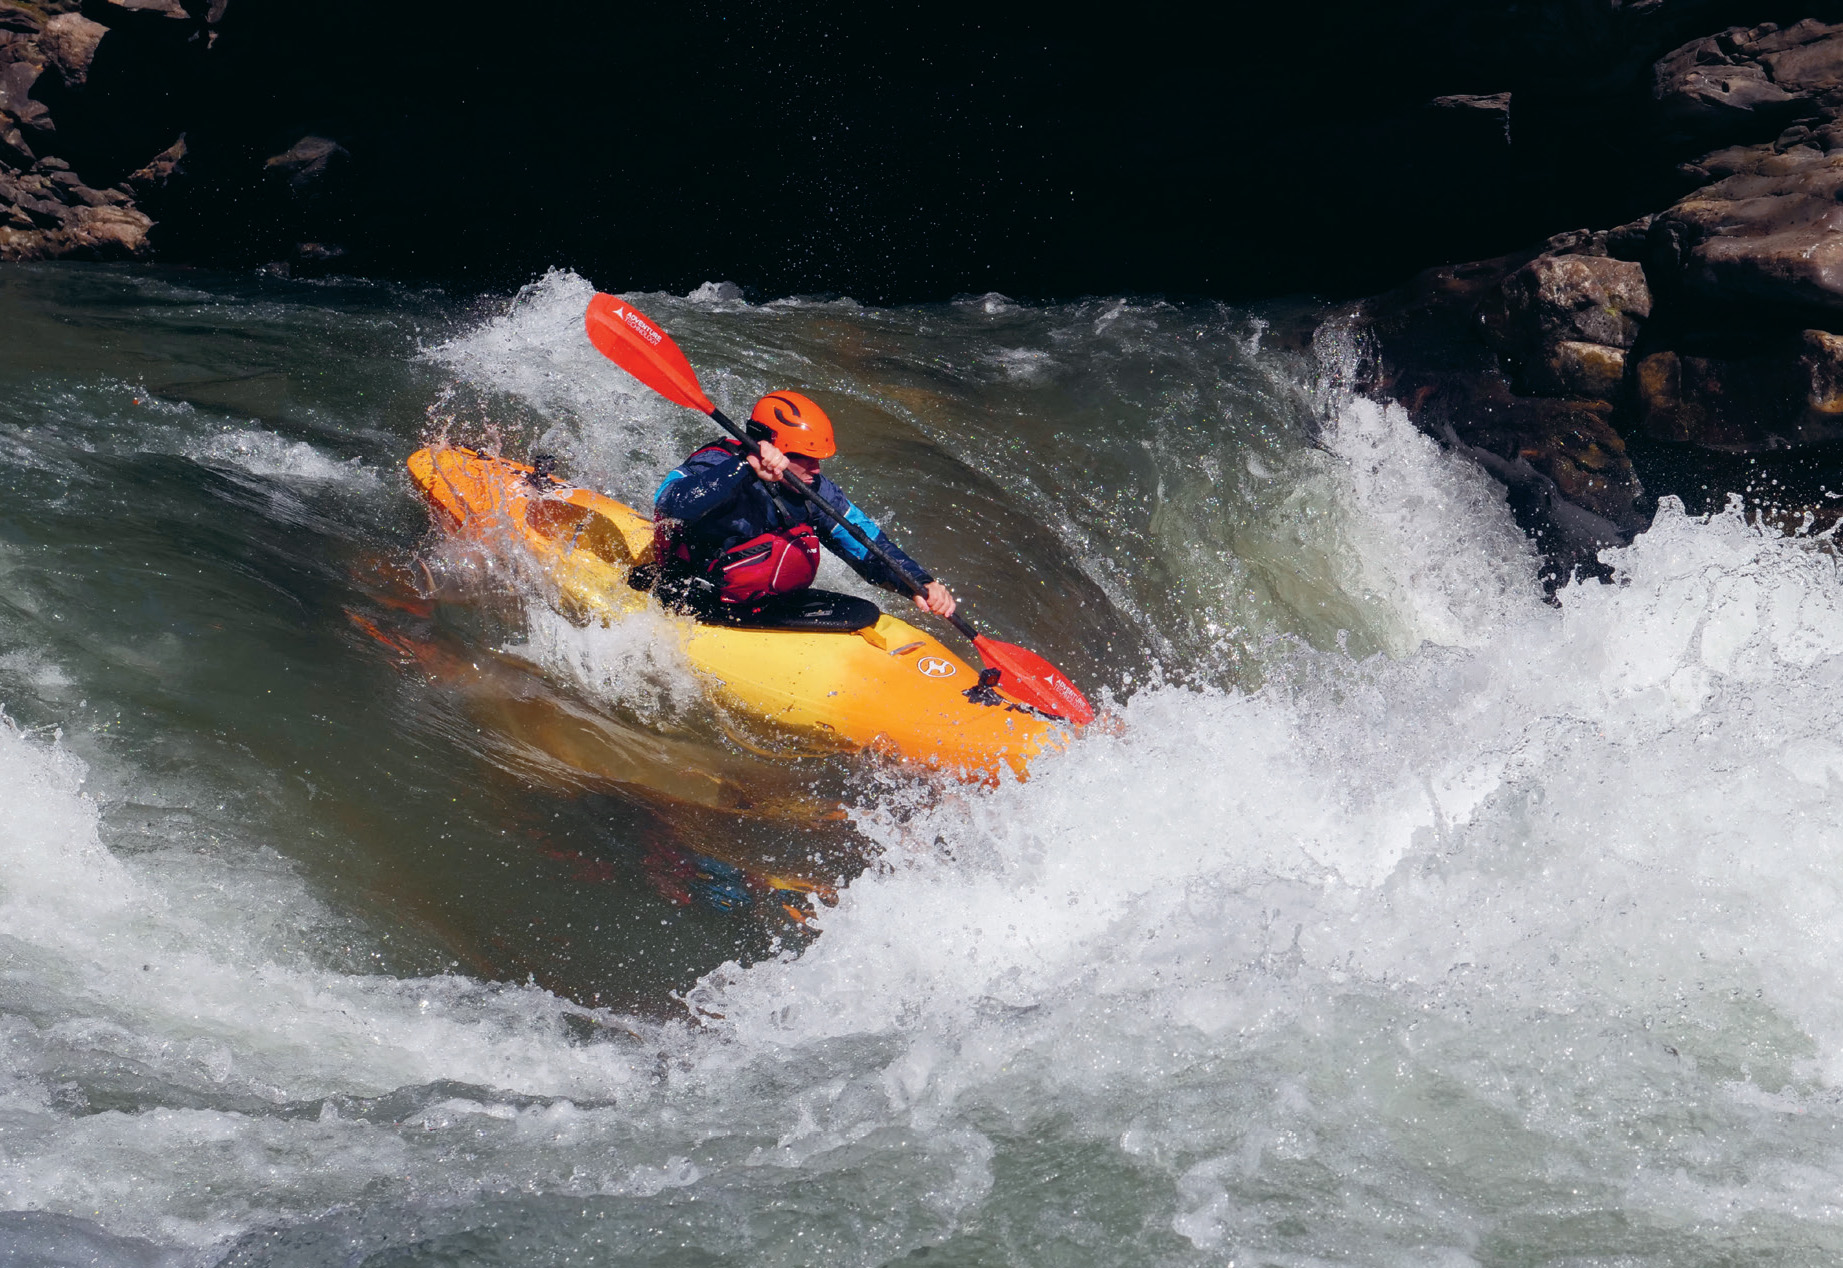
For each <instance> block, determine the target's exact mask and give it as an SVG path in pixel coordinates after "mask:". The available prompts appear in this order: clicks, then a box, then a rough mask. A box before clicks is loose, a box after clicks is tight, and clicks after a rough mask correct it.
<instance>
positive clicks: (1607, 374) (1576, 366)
mask: <svg viewBox="0 0 1843 1268" xmlns="http://www.w3.org/2000/svg"><path fill="white" fill-rule="evenodd" d="M1525 375H1526V379H1527V381H1528V383H1529V385H1530V390H1531V391H1533V392H1536V393H1538V394H1541V395H1546V396H1578V397H1584V398H1587V399H1589V400H1599V401H1612V400H1615V399H1617V397H1618V396H1619V392H1620V389H1621V388H1622V387H1623V386H1624V383H1625V349H1624V348H1616V347H1611V346H1609V345H1607V344H1603V343H1584V342H1581V341H1579V340H1575V339H1564V340H1561V341H1560V342H1558V343H1556V344H1554V345H1552V346H1549V347H1545V348H1544V349H1543V350H1542V356H1541V357H1540V358H1539V359H1538V360H1536V361H1534V362H1531V363H1529V364H1528V365H1527V366H1525Z"/></svg>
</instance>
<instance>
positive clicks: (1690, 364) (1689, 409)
mask: <svg viewBox="0 0 1843 1268" xmlns="http://www.w3.org/2000/svg"><path fill="white" fill-rule="evenodd" d="M1636 377H1637V383H1638V402H1639V415H1640V419H1641V425H1642V426H1643V428H1644V432H1645V434H1646V435H1647V436H1649V437H1651V438H1652V439H1654V440H1662V441H1668V442H1671V443H1674V444H1687V445H1695V446H1697V447H1699V448H1703V449H1712V450H1716V451H1719V452H1724V453H1760V452H1766V451H1770V450H1775V449H1797V448H1802V447H1805V446H1809V445H1819V444H1826V443H1829V442H1832V441H1837V440H1843V337H1839V336H1837V335H1834V334H1831V333H1829V332H1828V331H1823V330H1806V331H1803V332H1802V333H1800V334H1799V335H1798V336H1797V337H1796V339H1790V338H1788V339H1786V340H1784V341H1781V343H1780V346H1778V347H1769V348H1767V349H1766V350H1764V351H1762V352H1758V353H1756V354H1754V355H1751V356H1728V357H1720V356H1696V355H1691V354H1688V353H1683V352H1676V351H1664V352H1656V353H1652V354H1651V355H1650V356H1647V357H1645V358H1644V360H1642V361H1640V362H1639V364H1638V372H1637V376H1636Z"/></svg>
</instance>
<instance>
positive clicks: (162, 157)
mask: <svg viewBox="0 0 1843 1268" xmlns="http://www.w3.org/2000/svg"><path fill="white" fill-rule="evenodd" d="M185 163H186V138H185V136H184V135H183V134H181V136H180V138H179V139H178V140H177V141H175V142H173V143H172V144H171V145H169V146H167V147H166V148H165V149H164V150H161V151H160V152H159V153H158V154H156V155H154V157H153V158H151V159H149V160H148V162H147V163H146V165H145V166H143V167H140V168H138V169H137V170H135V171H134V172H131V173H130V174H129V175H128V177H127V179H126V180H124V181H123V182H122V184H123V185H124V186H125V187H126V188H127V189H128V191H129V192H130V193H132V194H135V195H136V196H139V197H145V196H146V195H148V194H150V193H153V192H155V191H158V190H161V189H165V188H166V186H167V184H168V183H169V182H170V181H172V180H173V178H174V177H175V176H178V175H180V174H181V173H183V172H184V171H185Z"/></svg>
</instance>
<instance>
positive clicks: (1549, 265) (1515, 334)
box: [1502, 255, 1651, 348]
mask: <svg viewBox="0 0 1843 1268" xmlns="http://www.w3.org/2000/svg"><path fill="white" fill-rule="evenodd" d="M1502 290H1503V303H1504V318H1505V327H1504V331H1503V334H1504V336H1506V337H1508V338H1509V339H1511V340H1512V341H1517V342H1523V343H1525V344H1527V343H1530V342H1540V343H1552V342H1556V341H1559V340H1565V339H1566V340H1578V341H1582V342H1586V343H1599V344H1606V345H1608V346H1610V347H1614V348H1629V347H1631V346H1632V342H1633V341H1634V340H1635V339H1637V337H1638V328H1639V325H1640V324H1641V323H1642V322H1643V321H1644V319H1645V318H1647V317H1649V316H1650V315H1651V290H1650V288H1649V287H1648V286H1646V285H1645V271H1644V269H1643V267H1641V266H1640V265H1637V264H1634V263H1632V262H1631V261H1629V260H1615V259H1613V258H1612V257H1610V256H1591V255H1539V256H1537V257H1536V258H1535V259H1533V260H1531V261H1530V262H1529V263H1528V264H1526V265H1524V266H1523V267H1522V268H1520V269H1518V270H1517V271H1516V272H1514V273H1512V274H1511V275H1510V276H1509V277H1508V278H1506V279H1505V280H1504V285H1503V288H1502Z"/></svg>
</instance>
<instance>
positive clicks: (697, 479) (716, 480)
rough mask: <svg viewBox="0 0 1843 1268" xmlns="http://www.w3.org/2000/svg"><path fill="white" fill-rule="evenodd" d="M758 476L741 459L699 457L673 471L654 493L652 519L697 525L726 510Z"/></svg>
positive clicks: (718, 455) (719, 453)
mask: <svg viewBox="0 0 1843 1268" xmlns="http://www.w3.org/2000/svg"><path fill="white" fill-rule="evenodd" d="M753 479H755V472H754V471H752V470H751V469H750V467H749V464H748V463H746V462H744V461H743V460H742V459H741V458H740V457H737V456H734V455H731V454H726V453H724V452H722V451H720V450H719V451H717V452H715V453H703V452H700V453H696V454H693V455H692V456H691V457H690V458H687V459H686V460H685V461H684V462H683V463H681V464H679V465H678V466H676V467H674V468H672V470H671V471H669V472H668V473H667V474H666V478H665V479H664V480H661V481H660V482H659V487H658V488H657V489H656V490H654V492H653V518H654V519H662V520H676V521H677V522H678V523H680V524H695V523H697V522H698V521H699V520H701V519H703V518H704V517H705V516H707V515H709V514H711V513H712V512H713V511H717V510H719V509H721V508H722V507H724V506H727V505H728V504H729V502H730V499H732V498H734V497H735V496H736V494H737V493H738V492H739V491H740V490H741V489H742V487H743V486H744V485H746V484H748V483H749V481H751V480H753Z"/></svg>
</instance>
